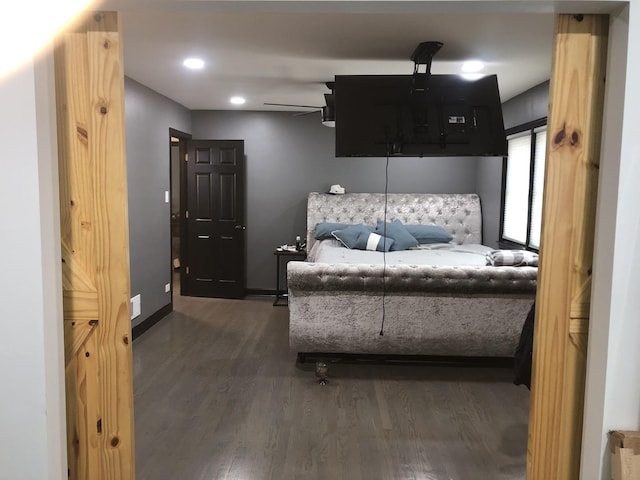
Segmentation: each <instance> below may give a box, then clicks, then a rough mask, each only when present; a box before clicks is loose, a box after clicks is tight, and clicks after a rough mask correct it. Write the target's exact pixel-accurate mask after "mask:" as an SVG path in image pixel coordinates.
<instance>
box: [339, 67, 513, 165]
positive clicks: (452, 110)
mask: <svg viewBox="0 0 640 480" xmlns="http://www.w3.org/2000/svg"><path fill="white" fill-rule="evenodd" d="M334 93H335V108H336V157H385V156H387V155H391V156H404V157H427V156H430V157H446V156H462V155H464V156H505V155H507V140H506V136H505V132H504V123H503V119H502V106H501V102H500V93H499V92H498V80H497V77H496V76H495V75H488V76H485V77H482V78H480V79H478V80H474V81H469V80H465V79H463V78H462V77H460V76H458V75H430V76H429V77H428V78H427V79H426V82H425V83H424V84H422V85H418V86H416V84H415V83H414V77H413V76H412V75H337V76H336V77H335V90H334Z"/></svg>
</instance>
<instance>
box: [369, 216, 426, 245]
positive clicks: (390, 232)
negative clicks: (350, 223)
mask: <svg viewBox="0 0 640 480" xmlns="http://www.w3.org/2000/svg"><path fill="white" fill-rule="evenodd" d="M375 232H376V233H377V234H378V235H382V236H387V237H389V238H392V239H393V245H391V251H392V252H393V251H398V250H406V249H408V248H411V247H417V246H418V241H417V240H416V239H415V238H414V237H413V235H411V234H410V233H409V231H408V230H407V227H405V226H404V225H403V224H402V222H401V221H400V220H394V221H393V222H391V223H389V222H387V226H386V229H385V225H384V221H382V220H378V224H377V225H376V229H375Z"/></svg>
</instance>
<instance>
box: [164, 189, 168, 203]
mask: <svg viewBox="0 0 640 480" xmlns="http://www.w3.org/2000/svg"><path fill="white" fill-rule="evenodd" d="M164 203H169V190H165V191H164Z"/></svg>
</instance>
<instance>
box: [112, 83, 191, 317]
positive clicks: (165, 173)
mask: <svg viewBox="0 0 640 480" xmlns="http://www.w3.org/2000/svg"><path fill="white" fill-rule="evenodd" d="M124 86H125V122H126V134H127V176H128V189H129V190H128V193H129V249H130V251H129V258H130V260H129V262H130V268H131V296H134V295H136V294H141V310H142V313H141V315H140V316H139V317H137V318H135V319H134V320H133V325H134V326H135V325H137V324H138V323H140V322H141V321H143V320H145V319H146V318H147V317H149V316H150V315H151V314H153V313H155V312H156V311H158V310H159V309H161V308H162V307H164V306H166V305H167V304H169V303H170V301H171V297H170V294H169V293H165V291H164V286H165V284H167V283H171V253H170V252H171V250H170V245H171V239H170V205H169V204H168V203H165V191H168V190H169V171H170V159H169V152H170V147H169V128H170V127H171V128H175V129H177V130H181V131H183V132H189V131H190V130H191V114H190V111H189V110H188V109H186V108H184V107H183V106H182V105H179V104H178V103H176V102H174V101H173V100H169V99H168V98H166V97H164V96H162V95H160V94H158V93H156V92H154V91H153V90H151V89H149V88H147V87H145V86H144V85H142V84H140V83H138V82H136V81H135V80H132V79H130V78H127V77H125V84H124Z"/></svg>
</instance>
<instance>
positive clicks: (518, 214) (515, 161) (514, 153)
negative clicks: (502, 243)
mask: <svg viewBox="0 0 640 480" xmlns="http://www.w3.org/2000/svg"><path fill="white" fill-rule="evenodd" d="M507 141H508V157H507V176H506V177H507V178H506V185H505V200H504V218H503V226H502V236H503V238H505V239H507V240H511V241H514V242H518V243H522V244H526V243H527V217H528V211H529V178H530V173H531V169H530V165H531V163H530V162H531V134H529V133H525V134H516V135H513V136H511V137H509V138H507Z"/></svg>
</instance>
